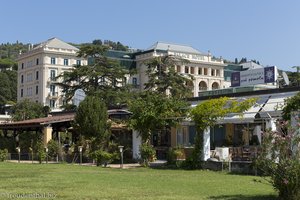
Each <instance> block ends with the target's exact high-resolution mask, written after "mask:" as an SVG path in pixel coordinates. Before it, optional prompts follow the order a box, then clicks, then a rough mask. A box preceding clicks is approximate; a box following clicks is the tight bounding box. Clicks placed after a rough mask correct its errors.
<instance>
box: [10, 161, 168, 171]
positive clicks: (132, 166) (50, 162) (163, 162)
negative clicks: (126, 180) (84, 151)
mask: <svg viewBox="0 0 300 200" xmlns="http://www.w3.org/2000/svg"><path fill="white" fill-rule="evenodd" d="M7 162H13V163H18V160H8V161H7ZM20 163H28V164H37V163H39V161H35V160H34V161H33V162H32V161H31V160H21V161H20ZM165 163H166V161H163V160H157V161H155V162H151V163H150V166H152V167H157V166H161V165H163V164H165ZM43 164H46V162H43ZM48 164H58V162H54V161H49V162H48ZM70 164H75V165H79V164H78V163H70ZM82 166H96V164H94V163H82ZM107 167H110V168H120V167H121V166H120V164H108V165H107ZM137 167H141V165H140V164H139V163H126V164H123V168H124V169H131V168H137Z"/></svg>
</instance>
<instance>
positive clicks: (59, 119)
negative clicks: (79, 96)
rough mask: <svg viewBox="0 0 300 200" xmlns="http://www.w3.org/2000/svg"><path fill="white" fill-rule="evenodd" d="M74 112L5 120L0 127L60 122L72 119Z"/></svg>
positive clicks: (7, 127)
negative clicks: (11, 120)
mask: <svg viewBox="0 0 300 200" xmlns="http://www.w3.org/2000/svg"><path fill="white" fill-rule="evenodd" d="M74 116H75V113H71V114H66V115H57V116H48V117H43V118H36V119H29V120H24V121H16V122H7V123H3V124H0V128H3V129H9V128H12V127H19V126H22V127H37V126H43V125H48V124H54V123H60V122H68V121H72V120H73V119H74Z"/></svg>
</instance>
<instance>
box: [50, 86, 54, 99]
mask: <svg viewBox="0 0 300 200" xmlns="http://www.w3.org/2000/svg"><path fill="white" fill-rule="evenodd" d="M50 94H51V96H55V85H50Z"/></svg>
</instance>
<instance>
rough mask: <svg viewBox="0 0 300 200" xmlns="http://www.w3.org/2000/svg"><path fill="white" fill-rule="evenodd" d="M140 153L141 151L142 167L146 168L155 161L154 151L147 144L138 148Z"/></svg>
mask: <svg viewBox="0 0 300 200" xmlns="http://www.w3.org/2000/svg"><path fill="white" fill-rule="evenodd" d="M140 151H141V158H142V162H143V165H144V166H146V167H148V166H149V162H151V161H154V160H155V159H156V157H155V155H156V151H155V149H154V148H153V146H151V145H149V144H147V143H144V144H142V145H141V146H140Z"/></svg>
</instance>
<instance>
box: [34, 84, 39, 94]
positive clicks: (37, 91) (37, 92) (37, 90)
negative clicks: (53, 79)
mask: <svg viewBox="0 0 300 200" xmlns="http://www.w3.org/2000/svg"><path fill="white" fill-rule="evenodd" d="M35 94H39V86H38V85H37V86H35Z"/></svg>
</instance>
